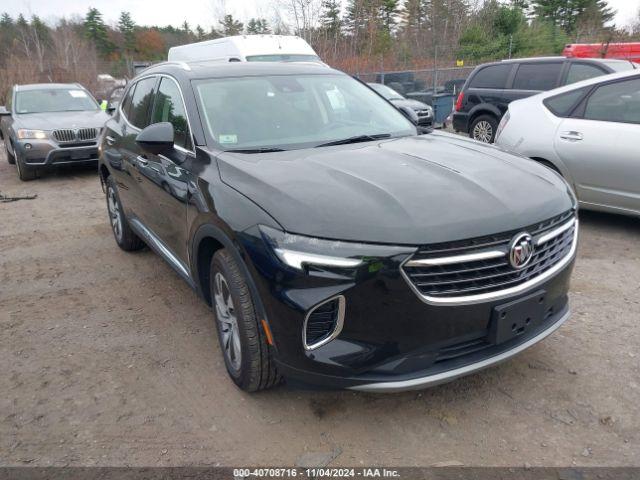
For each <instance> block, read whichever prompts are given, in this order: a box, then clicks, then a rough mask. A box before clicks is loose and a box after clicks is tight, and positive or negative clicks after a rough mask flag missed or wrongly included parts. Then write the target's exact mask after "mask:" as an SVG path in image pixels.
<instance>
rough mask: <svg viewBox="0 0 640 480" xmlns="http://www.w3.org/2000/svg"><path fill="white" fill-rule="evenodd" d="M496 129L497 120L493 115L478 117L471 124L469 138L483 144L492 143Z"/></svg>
mask: <svg viewBox="0 0 640 480" xmlns="http://www.w3.org/2000/svg"><path fill="white" fill-rule="evenodd" d="M497 129H498V120H497V119H496V117H494V116H493V115H480V116H479V117H478V118H476V119H475V120H474V121H473V122H472V123H471V129H470V130H469V136H470V137H471V138H473V139H474V140H478V141H479V142H483V143H493V141H494V140H495V138H496V130H497Z"/></svg>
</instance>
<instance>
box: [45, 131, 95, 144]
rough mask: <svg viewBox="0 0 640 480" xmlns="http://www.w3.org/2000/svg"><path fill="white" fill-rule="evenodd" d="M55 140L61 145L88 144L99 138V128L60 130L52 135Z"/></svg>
mask: <svg viewBox="0 0 640 480" xmlns="http://www.w3.org/2000/svg"><path fill="white" fill-rule="evenodd" d="M52 136H53V139H54V140H56V141H57V142H59V143H70V142H87V141H90V140H95V139H96V138H97V137H98V129H97V128H78V129H72V128H60V129H58V130H54V131H53V133H52Z"/></svg>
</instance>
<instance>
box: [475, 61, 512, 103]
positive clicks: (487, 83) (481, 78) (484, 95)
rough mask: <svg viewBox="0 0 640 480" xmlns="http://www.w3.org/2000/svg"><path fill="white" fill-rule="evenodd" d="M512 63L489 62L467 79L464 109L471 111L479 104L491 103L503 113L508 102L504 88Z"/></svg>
mask: <svg viewBox="0 0 640 480" xmlns="http://www.w3.org/2000/svg"><path fill="white" fill-rule="evenodd" d="M513 68H514V64H512V63H502V64H491V65H487V66H486V67H484V68H482V69H481V70H479V71H478V72H477V73H476V74H475V75H474V76H473V78H472V79H471V80H470V81H469V86H468V87H467V89H466V91H465V95H464V110H466V111H468V112H471V111H472V110H473V109H474V108H475V107H476V106H479V105H481V104H483V103H484V104H487V103H488V104H491V105H494V106H496V107H497V108H498V109H499V110H500V114H501V115H502V114H504V112H505V111H506V109H507V105H508V102H506V101H505V96H504V88H505V87H506V85H507V80H508V79H509V77H510V75H511V72H512V70H513Z"/></svg>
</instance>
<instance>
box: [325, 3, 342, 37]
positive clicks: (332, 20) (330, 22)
mask: <svg viewBox="0 0 640 480" xmlns="http://www.w3.org/2000/svg"><path fill="white" fill-rule="evenodd" d="M320 25H322V28H324V29H325V30H326V31H327V33H329V34H330V35H337V34H338V32H339V31H340V27H341V25H342V22H341V20H340V1H339V0H324V1H323V2H322V13H321V15H320Z"/></svg>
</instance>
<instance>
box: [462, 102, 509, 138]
mask: <svg viewBox="0 0 640 480" xmlns="http://www.w3.org/2000/svg"><path fill="white" fill-rule="evenodd" d="M480 115H492V116H494V117H496V120H497V121H498V122H499V121H500V119H501V118H502V113H500V110H499V109H498V107H496V106H494V105H491V104H490V103H481V104H480V105H476V106H475V107H473V108H472V109H471V111H470V112H469V132H471V125H472V124H473V122H474V121H475V119H476V118H478V117H479V116H480Z"/></svg>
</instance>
